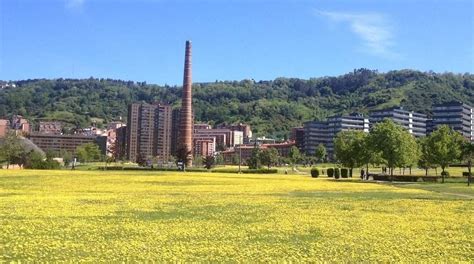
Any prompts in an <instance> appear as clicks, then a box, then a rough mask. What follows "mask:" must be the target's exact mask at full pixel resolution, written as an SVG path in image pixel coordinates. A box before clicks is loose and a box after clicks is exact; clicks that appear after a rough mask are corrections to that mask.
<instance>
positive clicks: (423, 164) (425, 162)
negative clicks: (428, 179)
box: [418, 137, 433, 176]
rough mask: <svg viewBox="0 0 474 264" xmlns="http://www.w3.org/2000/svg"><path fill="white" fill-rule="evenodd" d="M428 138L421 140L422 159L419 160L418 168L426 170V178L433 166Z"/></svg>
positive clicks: (419, 141)
mask: <svg viewBox="0 0 474 264" xmlns="http://www.w3.org/2000/svg"><path fill="white" fill-rule="evenodd" d="M428 144H429V142H428V138H427V137H424V138H420V139H419V140H418V145H419V148H420V159H419V160H418V166H419V167H420V168H423V169H424V170H425V176H428V170H429V168H431V167H432V166H433V163H432V162H433V156H432V153H431V151H430V149H429V147H428Z"/></svg>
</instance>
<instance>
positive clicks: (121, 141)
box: [112, 126, 127, 160]
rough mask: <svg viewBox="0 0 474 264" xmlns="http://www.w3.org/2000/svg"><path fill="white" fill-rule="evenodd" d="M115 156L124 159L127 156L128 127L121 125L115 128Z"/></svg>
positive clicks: (113, 152)
mask: <svg viewBox="0 0 474 264" xmlns="http://www.w3.org/2000/svg"><path fill="white" fill-rule="evenodd" d="M112 154H113V157H114V158H115V159H117V160H123V159H126V157H127V127H126V126H123V127H119V128H117V129H116V130H115V143H114V146H113V151H112Z"/></svg>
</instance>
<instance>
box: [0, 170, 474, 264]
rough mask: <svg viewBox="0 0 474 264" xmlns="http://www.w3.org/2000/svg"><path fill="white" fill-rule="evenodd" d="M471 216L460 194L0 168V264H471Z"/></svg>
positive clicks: (295, 181) (319, 182)
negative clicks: (179, 263) (152, 263)
mask: <svg viewBox="0 0 474 264" xmlns="http://www.w3.org/2000/svg"><path fill="white" fill-rule="evenodd" d="M466 188H468V187H466ZM470 197H471V198H470ZM473 216H474V201H473V200H472V196H469V195H464V196H455V195H451V194H446V193H439V192H432V191H427V190H421V189H416V188H400V187H397V186H393V185H389V184H375V183H363V182H359V181H356V180H354V181H335V180H328V179H312V178H310V177H307V176H295V175H293V176H292V175H285V176H283V175H237V174H218V173H178V172H121V171H120V172H112V171H108V172H101V171H73V172H71V171H26V170H25V171H5V170H3V171H2V170H0V217H1V218H0V221H1V222H0V224H1V225H0V253H1V255H0V262H2V260H3V261H6V262H10V261H21V262H33V261H35V262H55V261H68V262H98V261H103V262H134V261H138V262H143V261H147V260H150V261H156V262H170V261H187V262H189V261H195V262H224V261H225V262H269V261H272V262H315V261H330V262H375V261H377V262H449V263H454V262H471V263H472V262H473V261H474V250H473V249H474V218H473Z"/></svg>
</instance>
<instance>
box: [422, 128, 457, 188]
mask: <svg viewBox="0 0 474 264" xmlns="http://www.w3.org/2000/svg"><path fill="white" fill-rule="evenodd" d="M427 140H428V145H427V147H428V151H429V152H430V153H431V155H430V157H431V160H432V162H433V163H434V164H437V165H439V166H440V167H441V170H442V172H441V178H442V182H443V183H444V178H445V176H446V172H445V169H446V167H447V166H449V164H451V163H452V162H454V161H455V160H458V159H460V158H461V154H462V152H461V146H462V142H463V141H464V138H463V137H462V135H461V134H460V133H459V132H456V131H454V130H452V129H451V128H450V127H449V126H446V125H442V126H440V127H438V129H436V130H435V131H434V132H433V133H431V134H430V135H429V136H428V139H427Z"/></svg>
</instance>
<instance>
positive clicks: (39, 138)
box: [28, 132, 107, 155]
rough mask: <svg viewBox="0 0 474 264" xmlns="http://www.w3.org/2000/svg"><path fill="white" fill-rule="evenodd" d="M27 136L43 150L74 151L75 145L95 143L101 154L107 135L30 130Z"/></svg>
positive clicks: (104, 148)
mask: <svg viewBox="0 0 474 264" xmlns="http://www.w3.org/2000/svg"><path fill="white" fill-rule="evenodd" d="M28 138H29V139H30V140H31V141H32V142H33V143H34V144H35V145H36V146H38V147H39V148H40V149H41V150H43V151H44V152H48V151H53V152H55V153H61V152H64V151H67V152H70V153H72V154H73V155H74V154H75V153H76V149H77V147H79V146H80V145H83V144H86V143H96V144H97V145H98V146H99V148H100V150H101V152H102V154H105V150H106V142H107V137H103V136H99V137H98V136H84V135H57V134H44V133H39V132H32V133H30V134H29V136H28Z"/></svg>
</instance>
